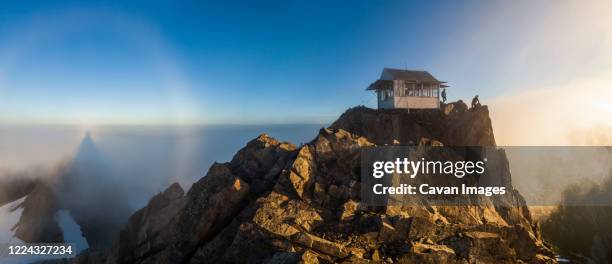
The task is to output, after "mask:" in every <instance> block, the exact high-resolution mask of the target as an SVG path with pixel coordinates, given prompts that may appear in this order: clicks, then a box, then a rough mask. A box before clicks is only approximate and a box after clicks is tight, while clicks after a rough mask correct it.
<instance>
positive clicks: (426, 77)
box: [366, 68, 448, 90]
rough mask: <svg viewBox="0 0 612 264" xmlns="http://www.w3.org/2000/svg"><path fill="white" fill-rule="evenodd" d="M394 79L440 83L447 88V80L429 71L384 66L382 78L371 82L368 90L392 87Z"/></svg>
mask: <svg viewBox="0 0 612 264" xmlns="http://www.w3.org/2000/svg"><path fill="white" fill-rule="evenodd" d="M392 80H404V81H412V82H415V83H435V84H440V87H442V88H446V87H448V86H447V85H444V83H446V82H442V81H439V80H438V79H436V77H434V76H433V75H431V74H430V73H429V72H427V71H415V70H401V69H393V68H384V69H383V70H382V73H381V74H380V79H379V80H376V81H375V82H374V83H372V84H370V86H368V88H367V89H366V90H378V89H386V88H385V87H391V86H390V85H392V84H391V82H392Z"/></svg>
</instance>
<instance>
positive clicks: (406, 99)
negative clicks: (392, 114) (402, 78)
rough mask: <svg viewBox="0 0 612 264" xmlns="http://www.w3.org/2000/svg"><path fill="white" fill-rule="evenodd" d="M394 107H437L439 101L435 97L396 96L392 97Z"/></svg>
mask: <svg viewBox="0 0 612 264" xmlns="http://www.w3.org/2000/svg"><path fill="white" fill-rule="evenodd" d="M393 101H394V102H393V105H394V107H395V108H412V109H430V108H439V107H440V101H439V100H438V98H436V97H417V96H396V97H393Z"/></svg>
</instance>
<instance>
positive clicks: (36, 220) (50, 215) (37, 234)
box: [13, 181, 64, 243]
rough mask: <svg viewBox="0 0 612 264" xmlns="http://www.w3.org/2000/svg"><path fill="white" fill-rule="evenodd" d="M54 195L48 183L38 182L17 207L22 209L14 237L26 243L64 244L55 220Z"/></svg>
mask: <svg viewBox="0 0 612 264" xmlns="http://www.w3.org/2000/svg"><path fill="white" fill-rule="evenodd" d="M58 206H59V205H58V204H57V200H56V199H55V193H54V192H53V190H52V189H51V188H50V187H49V186H48V183H46V182H43V181H38V183H37V184H36V186H35V187H34V189H33V190H32V191H31V192H30V194H29V195H28V196H27V197H26V198H25V200H24V201H23V203H21V204H20V205H19V206H18V207H20V208H23V211H22V213H21V216H20V217H19V222H17V224H16V225H15V226H14V227H13V230H14V231H15V236H16V237H18V238H19V239H21V240H23V241H27V242H31V241H36V242H40V243H61V242H64V235H63V233H62V229H61V228H60V227H59V224H58V223H57V221H56V220H55V212H56V211H57V210H58Z"/></svg>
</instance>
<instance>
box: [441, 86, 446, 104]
mask: <svg viewBox="0 0 612 264" xmlns="http://www.w3.org/2000/svg"><path fill="white" fill-rule="evenodd" d="M441 95H442V103H446V89H442V94H441Z"/></svg>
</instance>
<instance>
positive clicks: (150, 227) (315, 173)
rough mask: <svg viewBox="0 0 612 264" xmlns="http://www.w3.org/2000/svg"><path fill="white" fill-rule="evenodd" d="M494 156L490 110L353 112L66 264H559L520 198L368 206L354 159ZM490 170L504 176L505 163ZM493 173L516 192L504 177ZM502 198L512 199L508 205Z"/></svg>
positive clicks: (175, 189)
mask: <svg viewBox="0 0 612 264" xmlns="http://www.w3.org/2000/svg"><path fill="white" fill-rule="evenodd" d="M385 144H404V145H413V144H430V145H442V144H443V145H448V146H460V145H461V146H495V139H494V136H493V133H492V129H491V122H490V119H489V116H488V109H487V108H486V106H479V107H476V108H467V106H465V104H463V103H461V102H459V103H454V104H448V105H446V106H444V108H443V109H442V110H439V111H438V110H430V111H415V112H412V113H408V112H406V111H402V110H373V109H367V108H363V107H358V108H353V109H349V110H348V111H347V112H346V113H344V114H343V115H342V117H341V118H340V119H339V120H337V121H336V122H334V124H333V125H332V126H331V127H330V128H327V129H321V130H320V132H319V134H318V135H316V136H315V138H314V139H313V140H312V141H311V142H309V143H308V144H305V145H303V146H300V147H296V146H294V145H292V144H289V143H283V142H279V141H277V140H275V139H273V138H271V137H269V136H267V135H265V134H263V135H261V136H259V137H257V138H255V139H253V140H252V141H250V142H249V143H248V144H247V146H245V147H244V148H243V149H241V150H240V151H238V153H237V154H236V155H235V156H234V158H233V159H232V161H231V162H228V163H221V164H214V165H213V166H212V167H211V168H210V169H209V171H208V173H207V174H206V176H204V177H203V178H202V179H200V180H199V181H198V182H196V183H194V184H193V186H192V187H191V188H190V189H189V190H188V191H187V192H186V193H185V192H184V191H183V189H182V188H181V187H180V186H179V185H177V184H173V185H172V186H170V187H169V188H168V189H167V190H165V191H163V192H162V193H160V194H158V195H157V196H155V197H154V198H153V199H152V200H151V201H150V202H149V204H148V205H147V206H146V207H144V208H142V209H140V210H139V211H137V212H136V213H135V214H133V215H132V216H131V217H130V218H129V221H128V224H127V225H126V226H125V227H124V228H123V230H122V231H121V233H120V235H119V237H118V238H117V240H116V241H115V243H114V245H113V248H112V250H110V252H107V253H101V252H99V251H89V252H86V253H83V254H81V255H80V256H79V257H77V258H75V259H73V260H72V262H73V263H91V262H95V263H382V262H387V263H391V262H393V263H398V262H399V263H520V262H523V263H555V260H554V256H553V254H552V252H551V251H550V249H548V248H547V247H546V246H545V245H544V243H543V242H542V240H541V239H540V236H539V234H538V232H537V229H536V228H535V227H534V224H533V222H532V220H531V218H530V216H529V212H528V211H527V209H526V206H525V204H524V202H523V200H522V197H521V196H520V194H518V192H516V191H511V192H509V195H508V196H506V197H505V198H503V199H505V200H503V201H501V202H500V204H503V206H493V205H492V204H491V203H483V204H476V205H471V206H448V207H444V206H367V205H365V204H362V203H361V202H360V198H361V197H360V186H361V184H360V181H361V179H360V170H361V168H360V166H361V163H360V161H361V156H360V155H361V149H362V148H364V147H370V146H376V145H385ZM497 158H499V159H501V160H502V161H503V160H505V163H504V162H501V161H500V162H501V163H502V164H506V165H507V160H506V157H505V155H504V153H503V152H500V153H499V154H498V155H497ZM496 173H500V174H501V175H503V177H506V178H507V181H506V184H508V185H509V186H510V187H511V181H510V172H509V170H508V166H501V167H500V171H497V172H496ZM506 198H507V199H506Z"/></svg>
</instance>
